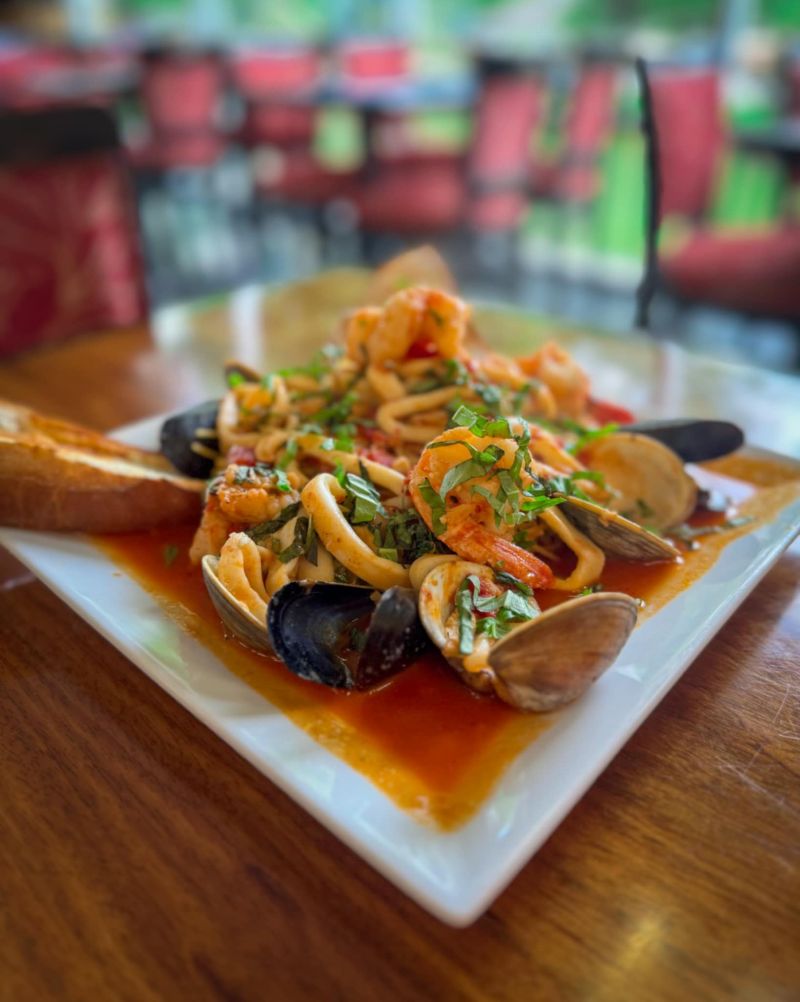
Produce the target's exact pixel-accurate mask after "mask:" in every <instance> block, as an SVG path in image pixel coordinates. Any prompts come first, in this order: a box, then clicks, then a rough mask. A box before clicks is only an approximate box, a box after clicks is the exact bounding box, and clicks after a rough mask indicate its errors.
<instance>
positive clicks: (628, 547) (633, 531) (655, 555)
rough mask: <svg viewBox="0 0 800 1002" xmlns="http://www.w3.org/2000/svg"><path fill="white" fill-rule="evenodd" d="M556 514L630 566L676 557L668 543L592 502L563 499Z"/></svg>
mask: <svg viewBox="0 0 800 1002" xmlns="http://www.w3.org/2000/svg"><path fill="white" fill-rule="evenodd" d="M559 510H560V511H563V512H564V514H565V515H566V516H567V518H568V519H569V520H570V522H572V523H573V525H575V526H576V527H577V528H578V529H580V531H581V532H582V533H583V534H584V535H585V536H587V537H588V538H589V539H590V540H591V541H592V542H593V543H594V544H595V546H599V547H600V549H601V550H602V551H603V553H605V554H606V555H607V556H609V557H618V558H619V559H621V560H629V561H631V562H632V563H651V562H653V563H654V562H657V561H664V560H675V559H677V558H678V557H679V556H680V553H679V551H678V550H677V549H676V547H675V546H673V545H672V543H670V542H669V540H667V539H663V538H662V537H661V536H658V535H656V533H654V532H650V531H649V530H648V529H646V528H645V527H644V526H641V525H639V524H638V523H637V522H634V521H632V519H629V518H626V517H625V516H624V515H620V514H619V512H616V511H613V510H612V509H611V508H604V507H603V506H602V505H599V504H596V503H595V502H594V501H586V500H584V499H583V498H576V497H572V496H570V497H567V498H565V499H564V501H563V502H562V504H561V505H560V506H559Z"/></svg>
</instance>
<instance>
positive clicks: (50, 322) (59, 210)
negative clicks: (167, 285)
mask: <svg viewBox="0 0 800 1002" xmlns="http://www.w3.org/2000/svg"><path fill="white" fill-rule="evenodd" d="M0 217H2V220H3V224H2V226H0V354H9V353H11V352H14V351H19V350H21V349H24V348H30V347H32V346H34V345H37V344H41V343H44V342H50V341H56V340H60V339H62V338H66V337H69V336H71V335H73V334H80V333H83V332H87V331H92V330H100V329H103V328H108V327H119V326H127V325H129V324H134V323H137V322H139V321H141V320H142V319H143V318H144V316H145V314H146V304H145V295H144V287H143V280H142V270H141V259H140V253H139V245H138V238H137V230H136V221H135V213H134V209H133V205H132V201H131V198H130V191H129V188H128V183H127V177H126V174H125V171H124V168H123V163H122V160H121V158H120V155H119V142H118V136H117V132H116V127H115V125H114V121H113V119H112V118H111V117H110V115H109V114H108V113H107V112H105V111H103V110H102V109H99V108H90V107H79V108H69V109H68V108H58V109H53V110H49V111H36V112H31V111H16V112H5V113H3V114H0Z"/></svg>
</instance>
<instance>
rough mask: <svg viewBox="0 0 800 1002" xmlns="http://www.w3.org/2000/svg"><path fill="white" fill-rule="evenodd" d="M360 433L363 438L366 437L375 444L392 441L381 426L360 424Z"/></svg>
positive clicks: (384, 443)
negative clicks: (369, 426)
mask: <svg viewBox="0 0 800 1002" xmlns="http://www.w3.org/2000/svg"><path fill="white" fill-rule="evenodd" d="M358 434H359V435H360V436H361V437H362V438H365V439H366V440H367V441H368V442H372V443H374V444H375V445H386V443H387V442H389V441H390V438H389V436H388V435H387V434H386V432H385V431H381V429H380V428H368V427H366V426H365V425H359V426H358Z"/></svg>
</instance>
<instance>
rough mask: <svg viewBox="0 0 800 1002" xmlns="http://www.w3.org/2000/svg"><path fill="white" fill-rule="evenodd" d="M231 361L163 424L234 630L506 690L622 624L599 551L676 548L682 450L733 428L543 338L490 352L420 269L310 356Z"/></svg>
mask: <svg viewBox="0 0 800 1002" xmlns="http://www.w3.org/2000/svg"><path fill="white" fill-rule="evenodd" d="M226 377H227V384H228V388H227V392H226V393H225V395H224V396H223V397H222V398H221V399H220V400H215V401H210V402H208V403H206V404H202V405H199V406H197V407H194V408H192V409H190V410H188V411H186V412H184V413H182V414H177V415H175V416H173V417H171V418H169V419H168V420H167V421H166V422H165V423H164V425H163V427H162V429H161V449H162V452H163V454H164V455H165V456H166V457H167V458H169V459H170V460H171V462H172V463H173V464H174V465H175V467H177V469H178V470H179V471H180V473H181V474H183V475H184V476H186V477H189V478H200V479H205V480H206V481H207V486H206V490H205V501H204V507H203V511H202V516H201V518H200V522H199V525H198V526H197V530H196V532H195V535H194V539H193V541H192V544H191V550H190V556H191V559H192V561H193V562H194V563H195V564H196V565H199V567H200V568H201V569H202V574H203V578H204V581H205V584H206V587H207V589H208V592H209V595H210V596H211V599H212V601H213V603H214V607H215V608H216V610H217V612H218V613H219V616H220V618H221V619H222V620H223V622H224V623H225V626H226V628H227V630H228V632H229V633H230V634H233V635H234V636H235V637H237V638H238V639H239V640H241V641H242V642H243V643H245V644H246V645H248V646H249V647H251V648H253V649H255V650H260V651H265V652H270V653H274V654H276V655H277V656H278V657H279V658H280V659H281V660H282V661H283V662H284V664H285V665H286V667H287V668H288V669H289V670H290V671H291V672H292V673H294V674H295V675H298V676H300V677H301V678H304V679H309V680H312V681H314V682H318V683H320V684H322V685H325V686H329V687H332V688H335V689H342V690H365V689H370V688H371V687H376V686H380V685H381V684H383V683H384V682H385V681H386V680H387V679H389V678H391V676H393V675H394V674H396V673H397V672H400V671H402V670H404V669H405V668H407V667H408V666H409V665H411V664H412V663H413V662H414V661H415V660H416V659H418V658H419V657H420V655H421V654H422V653H423V652H425V651H426V650H430V649H434V650H438V651H439V652H440V654H441V656H442V657H443V658H444V659H445V661H446V662H447V664H449V665H450V666H451V668H452V669H453V671H455V672H456V673H457V676H458V677H459V678H460V680H461V681H462V682H463V683H464V685H465V686H467V687H468V688H469V689H470V690H472V691H474V692H475V693H478V694H485V695H488V696H489V697H490V698H497V699H500V700H502V701H503V702H505V703H507V704H509V705H510V706H512V707H514V708H516V709H518V710H520V711H540V712H541V711H549V710H553V709H555V708H557V707H560V706H562V705H564V704H566V703H569V702H571V701H572V700H574V699H576V698H577V697H579V696H580V695H581V693H583V692H584V691H585V690H586V688H587V687H588V686H589V685H590V684H591V683H592V682H594V681H595V680H596V679H597V678H598V677H599V676H600V675H601V674H602V672H603V671H605V670H606V669H607V668H608V667H609V666H610V665H611V664H613V663H614V661H615V660H616V658H617V656H618V654H619V652H620V650H621V649H622V647H623V645H624V644H625V642H626V640H627V638H628V637H629V635H630V633H631V631H632V630H633V629H634V627H635V625H636V622H637V616H638V613H639V606H640V602H639V600H638V599H637V598H636V597H635V596H631V595H629V594H626V593H625V592H623V591H619V590H613V589H607V588H605V587H604V584H603V580H604V568H605V566H606V564H607V561H609V560H613V561H615V562H624V563H628V564H654V563H679V562H680V561H681V560H682V559H683V554H684V553H685V552H686V549H687V547H689V546H697V545H698V544H697V540H696V537H697V536H698V535H702V532H701V531H698V530H691V529H688V528H687V522H688V520H689V519H690V517H691V516H692V515H693V513H695V512H697V511H698V510H701V509H703V508H704V506H707V505H708V504H709V498H708V497H707V494H706V492H704V491H701V490H699V489H698V486H697V484H696V483H695V481H694V480H693V479H692V477H691V476H690V474H689V473H688V472H687V470H686V467H685V463H686V462H687V461H692V462H696V461H698V460H703V459H711V458H714V457H717V456H721V455H725V454H727V453H730V452H732V451H734V450H735V449H737V448H738V446H739V445H741V443H742V434H741V432H740V431H739V429H738V428H736V427H735V426H733V425H730V424H727V423H725V422H712V421H705V422H692V421H673V422H658V423H650V424H641V425H637V424H635V423H634V420H633V415H631V414H630V413H628V412H627V411H626V410H625V409H624V408H621V407H618V406H616V405H613V404H609V403H607V402H604V401H600V400H597V399H595V398H594V397H593V396H592V393H591V386H590V379H589V376H588V375H587V373H586V372H585V371H583V369H582V368H581V367H580V366H579V365H578V364H577V363H576V362H575V360H574V359H573V358H572V357H571V356H570V355H569V354H568V353H567V352H566V351H565V350H564V349H563V348H561V347H559V346H558V345H557V344H556V343H555V342H547V343H545V344H543V345H542V346H540V347H538V348H537V350H535V351H533V352H532V353H531V354H529V355H527V356H524V357H518V358H510V357H505V356H502V355H500V354H497V353H495V352H493V351H490V350H488V348H486V347H485V346H484V345H483V343H482V342H481V339H480V337H479V334H478V332H476V331H475V330H474V328H473V324H472V320H471V311H470V307H469V306H468V305H467V304H466V303H465V302H464V301H463V300H462V299H461V298H459V296H458V295H456V294H455V293H454V292H453V291H450V290H446V289H444V288H434V287H430V286H426V285H411V286H405V287H403V288H400V289H399V290H398V291H395V292H392V293H391V294H389V295H388V297H387V298H386V299H385V300H384V301H383V303H382V305H371V306H365V307H362V308H359V309H356V310H354V311H353V312H351V313H350V314H349V315H348V316H347V317H345V318H344V320H343V323H342V331H341V335H340V337H339V339H338V340H337V341H334V342H333V343H330V344H328V345H326V346H325V347H323V348H322V349H321V350H320V351H319V352H318V353H317V354H316V355H315V356H314V357H313V358H311V359H309V360H308V362H307V364H305V365H300V366H296V367H292V368H287V369H282V370H279V371H276V372H270V373H264V374H262V373H259V372H255V371H253V370H252V369H250V368H248V367H247V366H243V365H239V364H234V363H232V364H230V365H229V366H228V367H227V370H226ZM736 525H737V522H736V520H732V521H731V520H730V519H729V520H728V521H727V522H726V523H725V524H724V525H723V526H720V524H716V525H715V526H714V531H719V530H720V528H724V527H726V526H727V527H732V528H735V527H736Z"/></svg>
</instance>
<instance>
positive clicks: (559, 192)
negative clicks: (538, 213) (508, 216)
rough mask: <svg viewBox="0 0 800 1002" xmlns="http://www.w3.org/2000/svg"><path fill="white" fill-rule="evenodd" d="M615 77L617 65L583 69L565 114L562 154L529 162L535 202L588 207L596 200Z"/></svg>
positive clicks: (610, 126)
mask: <svg viewBox="0 0 800 1002" xmlns="http://www.w3.org/2000/svg"><path fill="white" fill-rule="evenodd" d="M618 76H619V74H618V70H617V67H616V66H613V65H610V64H607V63H587V64H586V66H585V67H584V68H583V69H582V71H581V73H580V75H579V77H578V82H577V84H576V86H575V89H574V91H573V93H572V95H571V96H570V100H569V104H568V108H567V112H566V117H565V122H564V142H563V149H562V152H561V153H560V154H559V156H558V157H556V158H555V159H553V160H546V159H543V158H541V157H538V158H534V161H533V163H532V164H531V169H530V188H531V194H532V195H533V196H534V197H535V198H545V199H554V200H559V201H567V202H574V203H586V202H589V201H591V200H592V199H593V198H594V197H595V195H596V194H597V189H598V184H599V170H598V163H599V159H600V155H601V153H602V152H603V150H604V149H605V147H606V144H607V143H608V141H609V139H610V138H611V135H612V133H613V129H614V120H615V106H616V96H617V82H618Z"/></svg>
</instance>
